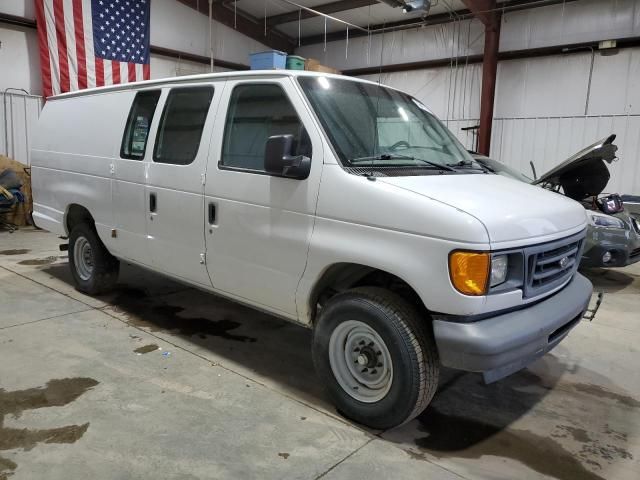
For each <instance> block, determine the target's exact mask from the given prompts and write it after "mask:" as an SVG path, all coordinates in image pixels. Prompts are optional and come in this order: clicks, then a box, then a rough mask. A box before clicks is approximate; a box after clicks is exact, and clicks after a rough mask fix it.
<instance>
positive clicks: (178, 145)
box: [153, 87, 213, 165]
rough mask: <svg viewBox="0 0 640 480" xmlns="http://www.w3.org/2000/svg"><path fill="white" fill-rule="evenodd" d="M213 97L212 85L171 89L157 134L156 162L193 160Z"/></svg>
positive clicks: (176, 162) (176, 163)
mask: <svg viewBox="0 0 640 480" xmlns="http://www.w3.org/2000/svg"><path fill="white" fill-rule="evenodd" d="M212 98H213V88H212V87H191V88H174V89H173V90H171V91H170V92H169V95H168V96H167V102H166V104H165V106H164V111H163V112H162V118H161V119H160V126H159V127H158V134H157V135H156V145H155V148H154V150H153V160H154V161H155V162H157V163H172V164H174V165H188V164H190V163H191V162H193V159H194V158H196V154H197V153H198V148H199V147H200V138H201V137H202V130H203V129H204V123H205V121H206V120H207V112H208V111H209V105H211V99H212Z"/></svg>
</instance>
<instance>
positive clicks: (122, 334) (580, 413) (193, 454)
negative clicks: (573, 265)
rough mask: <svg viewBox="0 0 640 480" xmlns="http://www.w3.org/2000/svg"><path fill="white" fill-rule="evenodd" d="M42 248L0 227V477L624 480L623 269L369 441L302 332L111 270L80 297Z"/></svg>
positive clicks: (598, 278) (631, 286)
mask: <svg viewBox="0 0 640 480" xmlns="http://www.w3.org/2000/svg"><path fill="white" fill-rule="evenodd" d="M59 243H60V241H59V240H58V239H57V238H56V237H55V236H53V235H51V234H49V233H45V232H42V231H36V230H29V229H24V230H21V231H18V232H16V233H13V234H9V233H6V232H1V233H0V480H6V479H8V478H10V480H20V479H29V480H31V479H40V478H42V479H44V478H46V479H47V480H57V479H60V480H62V479H64V480H68V479H85V478H91V479H93V480H100V479H114V478H117V479H129V478H140V479H142V478H144V479H148V478H154V479H212V478H215V479H225V478H234V479H235V478H261V479H267V478H278V479H280V478H303V479H316V478H321V477H322V478H326V479H332V478H352V479H355V478H367V479H369V480H372V479H377V478H381V479H382V478H384V479H387V478H393V479H394V480H396V479H404V478H406V479H409V478H411V479H414V478H423V479H426V478H432V479H438V480H440V479H444V480H448V479H460V478H464V479H471V478H474V479H475V478H483V479H498V478H504V479H515V478H517V479H519V480H522V479H537V478H558V479H562V480H569V479H571V480H574V479H587V480H595V479H633V480H637V479H638V478H639V473H638V472H640V369H639V365H640V353H639V352H640V347H639V345H640V313H639V312H640V266H636V267H630V268H626V269H619V270H615V271H604V270H601V271H593V272H589V275H590V277H591V278H592V280H593V281H594V284H595V285H596V288H597V289H598V290H601V291H604V292H606V293H605V297H604V302H603V305H602V308H601V309H600V312H599V314H598V316H597V317H596V320H595V321H593V322H592V323H588V322H583V323H582V324H581V325H579V326H578V328H576V329H575V330H574V331H573V332H572V333H571V335H570V336H569V337H568V338H567V339H566V340H565V341H564V342H563V343H562V344H561V345H560V346H559V347H558V348H556V349H555V350H554V351H553V352H551V353H550V354H547V355H546V356H545V357H543V358H542V359H541V360H539V361H537V362H536V363H535V364H533V365H532V366H531V367H530V368H529V369H527V370H524V371H522V372H520V373H518V374H515V375H513V376H511V377H509V378H507V379H505V380H503V381H501V382H498V383H496V384H493V385H490V386H486V385H483V383H482V381H481V378H480V377H479V376H478V375H472V374H463V373H459V372H453V371H445V372H443V375H442V377H443V378H442V385H441V389H440V392H439V393H438V394H437V396H436V398H435V399H434V401H433V403H432V405H431V406H430V407H429V409H428V410H427V411H426V412H425V414H423V415H422V416H421V418H419V419H418V420H415V421H413V422H411V423H409V424H408V425H405V426H403V427H401V428H397V429H393V430H389V431H385V432H372V431H367V430H365V429H362V428H360V427H359V426H357V425H353V424H351V423H350V422H348V421H346V420H344V419H343V418H341V417H340V416H339V415H338V414H337V413H336V412H335V410H334V409H333V407H332V405H331V404H330V403H329V402H328V400H327V397H326V395H325V394H324V393H323V390H322V385H320V383H319V382H318V380H317V378H316V377H315V374H314V371H313V366H312V362H311V358H310V354H309V345H310V339H311V336H310V332H309V331H307V330H305V329H303V328H300V327H297V326H295V325H291V324H288V323H286V322H284V321H281V320H278V319H274V318H271V317H269V316H267V315H264V314H261V313H257V312H255V311H252V310H250V309H247V308H244V307H241V306H238V305H235V304H232V303H230V302H227V301H225V300H221V299H219V298H216V297H214V296H212V295H207V294H205V293H202V292H199V291H196V290H193V289H190V288H185V287H184V286H182V285H179V284H177V283H174V282H172V281H169V280H166V279H163V278H161V277H158V276H156V275H154V274H151V273H148V272H144V271H142V270H140V269H137V268H134V267H130V266H126V265H124V266H123V268H122V274H121V282H120V284H119V287H118V288H117V290H116V291H115V292H114V293H112V294H110V295H106V296H101V297H98V298H91V297H87V296H85V295H82V294H80V293H79V292H77V291H75V290H74V288H73V286H72V281H71V276H70V273H69V268H68V265H67V258H66V255H63V254H62V253H61V252H59V251H58V244H59ZM145 352H146V353H145Z"/></svg>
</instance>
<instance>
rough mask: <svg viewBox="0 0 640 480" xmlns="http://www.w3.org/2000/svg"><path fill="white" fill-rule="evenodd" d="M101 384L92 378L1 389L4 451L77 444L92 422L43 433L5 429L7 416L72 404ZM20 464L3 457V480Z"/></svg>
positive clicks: (0, 462) (0, 444)
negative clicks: (43, 444)
mask: <svg viewBox="0 0 640 480" xmlns="http://www.w3.org/2000/svg"><path fill="white" fill-rule="evenodd" d="M98 383H99V382H97V381H96V380H94V379H92V378H83V377H78V378H63V379H55V380H50V381H49V382H47V384H46V385H45V386H44V387H36V388H29V389H26V390H15V391H12V392H7V391H5V390H4V389H2V388H0V452H1V451H3V450H14V449H17V448H22V449H23V450H24V451H28V450H31V449H32V448H34V447H35V446H36V445H37V444H39V443H74V442H76V441H78V440H79V439H80V438H81V437H82V436H83V435H84V433H85V432H86V431H87V428H89V423H84V424H82V425H65V426H62V427H57V428H48V429H42V430H36V429H27V428H22V429H19V428H10V427H5V425H4V419H5V416H7V415H12V416H13V418H18V417H20V415H21V414H22V412H23V411H25V410H36V409H39V408H47V407H61V406H64V405H68V404H69V403H71V402H73V401H74V400H76V399H77V398H78V397H80V396H81V395H83V394H84V393H86V392H87V391H88V390H90V389H91V388H93V387H95V386H96V385H98ZM17 467H18V465H17V464H16V463H15V462H14V461H12V460H9V459H8V458H4V457H1V456H0V480H7V479H8V478H9V476H11V475H12V474H13V471H14V470H15V469H16V468H17Z"/></svg>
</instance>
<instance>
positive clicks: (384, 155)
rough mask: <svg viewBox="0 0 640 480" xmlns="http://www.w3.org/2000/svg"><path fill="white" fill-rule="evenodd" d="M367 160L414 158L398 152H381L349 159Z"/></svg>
mask: <svg viewBox="0 0 640 480" xmlns="http://www.w3.org/2000/svg"><path fill="white" fill-rule="evenodd" d="M368 160H415V158H414V157H412V156H410V155H401V154H399V153H382V154H380V155H373V156H371V157H357V158H352V159H350V160H349V161H350V162H351V163H353V162H366V161H368Z"/></svg>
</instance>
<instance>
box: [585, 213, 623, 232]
mask: <svg viewBox="0 0 640 480" xmlns="http://www.w3.org/2000/svg"><path fill="white" fill-rule="evenodd" d="M587 216H588V217H589V223H591V225H593V226H594V227H609V228H625V226H624V222H623V221H622V220H620V219H619V218H616V217H612V216H611V215H603V214H602V213H596V212H587Z"/></svg>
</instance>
